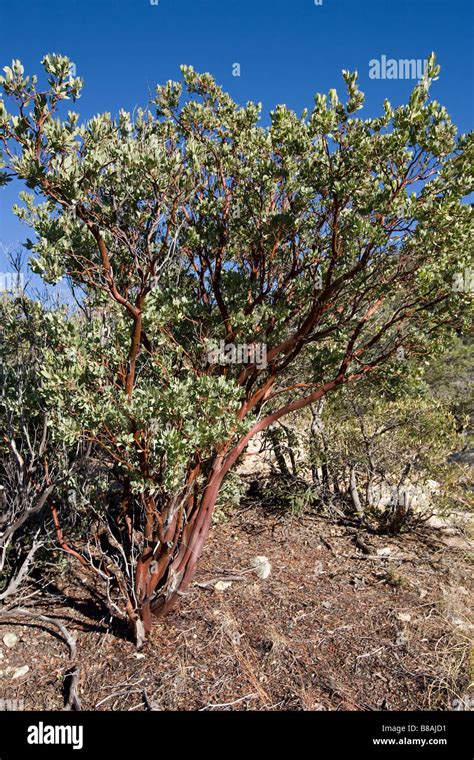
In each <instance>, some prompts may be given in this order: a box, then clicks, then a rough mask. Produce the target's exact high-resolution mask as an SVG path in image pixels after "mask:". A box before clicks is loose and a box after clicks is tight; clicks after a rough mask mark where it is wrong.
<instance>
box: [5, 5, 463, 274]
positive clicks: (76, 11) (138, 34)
mask: <svg viewBox="0 0 474 760" xmlns="http://www.w3.org/2000/svg"><path fill="white" fill-rule="evenodd" d="M432 50H434V51H435V52H436V53H437V55H438V61H439V63H440V64H441V66H442V71H441V77H440V79H439V81H438V82H436V83H435V85H434V88H433V93H434V96H435V97H436V98H437V100H439V101H441V102H442V103H443V104H444V105H445V106H446V107H447V109H448V111H449V112H450V114H451V115H452V117H453V119H454V122H455V123H456V124H457V125H458V127H459V129H460V131H462V132H466V131H469V130H471V129H472V125H473V113H474V108H473V82H474V77H473V73H474V64H473V50H474V0H323V3H322V5H321V6H316V5H315V2H314V0H159V3H158V5H157V6H154V5H151V4H150V0H29V2H21V0H0V68H2V67H3V66H5V65H7V64H9V63H10V61H11V59H12V58H20V59H21V60H22V62H23V63H24V65H25V68H26V69H27V72H28V73H35V72H39V70H40V66H39V61H40V60H41V58H42V57H43V55H44V54H45V53H48V52H56V53H62V54H65V55H68V56H69V57H70V58H71V59H72V60H74V61H75V63H76V65H77V73H78V75H79V76H81V77H82V78H83V79H84V80H85V88H84V91H83V95H82V98H81V99H80V100H79V101H78V102H77V104H76V109H77V110H78V111H79V112H80V114H81V117H83V118H87V117H89V116H92V115H93V114H95V113H98V112H101V111H110V112H112V113H117V111H118V110H119V109H120V108H126V109H129V110H131V109H133V107H134V106H135V105H137V104H141V105H144V104H146V102H147V99H148V92H149V91H153V90H154V87H155V85H156V84H157V83H164V82H165V81H166V80H168V79H177V78H179V77H180V72H179V65H180V64H181V63H187V64H192V65H193V66H194V68H195V69H197V70H199V71H210V72H211V73H212V74H214V75H215V77H216V78H217V80H218V82H219V83H220V84H222V85H223V86H224V87H225V88H226V89H227V90H228V91H229V92H230V93H231V95H232V96H233V98H234V99H235V100H236V101H237V102H239V103H245V102H246V101H247V100H254V101H261V102H262V103H263V113H264V115H265V114H267V113H268V111H269V110H271V109H272V108H273V107H274V106H275V105H276V104H277V103H286V104H287V105H288V106H290V107H292V108H294V109H295V110H297V111H301V110H302V109H303V108H304V107H305V106H308V107H310V108H311V106H312V105H313V96H314V94H315V93H316V92H327V91H328V89H329V88H330V87H336V88H338V89H339V90H340V91H343V87H342V80H341V77H340V70H341V69H343V68H346V69H350V70H354V69H357V70H358V71H359V76H360V83H361V86H362V89H363V90H364V91H365V93H366V113H367V116H368V115H374V114H375V113H378V112H379V111H380V108H381V106H382V103H383V100H384V98H385V97H388V98H389V100H390V101H391V102H392V103H393V104H398V103H400V102H402V101H404V100H406V98H407V96H408V94H409V92H410V90H411V88H412V87H413V85H414V82H413V81H408V80H402V81H397V80H378V81H377V80H371V79H370V78H369V61H370V60H371V59H373V58H378V59H380V57H381V56H382V55H386V56H387V58H395V59H402V58H403V59H404V58H417V59H418V58H422V59H424V58H426V56H427V55H428V54H429V53H430V52H431V51H432ZM234 63H239V64H240V66H241V76H240V77H234V76H232V65H233V64H234ZM361 113H362V114H364V111H362V112H361ZM17 190H18V187H17V186H16V187H14V186H13V185H11V186H10V187H8V189H7V190H5V189H3V191H2V192H0V242H1V241H3V242H5V243H9V244H11V243H13V242H17V241H22V240H24V239H25V238H26V235H27V230H26V228H23V227H22V225H20V224H19V222H17V221H16V220H15V219H14V218H13V216H12V213H11V205H12V203H13V202H14V201H15V200H16V191H17ZM2 265H3V261H2V253H1V252H0V269H2Z"/></svg>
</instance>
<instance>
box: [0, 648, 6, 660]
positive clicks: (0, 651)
mask: <svg viewBox="0 0 474 760" xmlns="http://www.w3.org/2000/svg"><path fill="white" fill-rule="evenodd" d="M4 659H5V655H4V654H3V651H2V650H1V649H0V660H4Z"/></svg>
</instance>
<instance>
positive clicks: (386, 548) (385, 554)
mask: <svg viewBox="0 0 474 760" xmlns="http://www.w3.org/2000/svg"><path fill="white" fill-rule="evenodd" d="M391 553H392V550H391V548H390V546H384V547H383V549H377V551H376V554H377V556H378V557H388V556H389V555H390V554H391Z"/></svg>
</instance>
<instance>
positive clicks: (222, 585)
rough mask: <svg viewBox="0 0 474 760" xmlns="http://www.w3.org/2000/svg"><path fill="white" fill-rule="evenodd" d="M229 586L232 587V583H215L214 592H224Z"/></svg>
mask: <svg viewBox="0 0 474 760" xmlns="http://www.w3.org/2000/svg"><path fill="white" fill-rule="evenodd" d="M229 586H232V581H217V583H216V584H215V586H214V589H215V590H216V591H225V590H226V589H227V588H229Z"/></svg>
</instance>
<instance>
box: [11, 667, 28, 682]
mask: <svg viewBox="0 0 474 760" xmlns="http://www.w3.org/2000/svg"><path fill="white" fill-rule="evenodd" d="M29 669H30V668H29V666H28V665H22V666H21V668H15V670H14V671H13V675H12V679H15V678H21V677H22V676H26V674H27V673H28V671H29Z"/></svg>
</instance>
